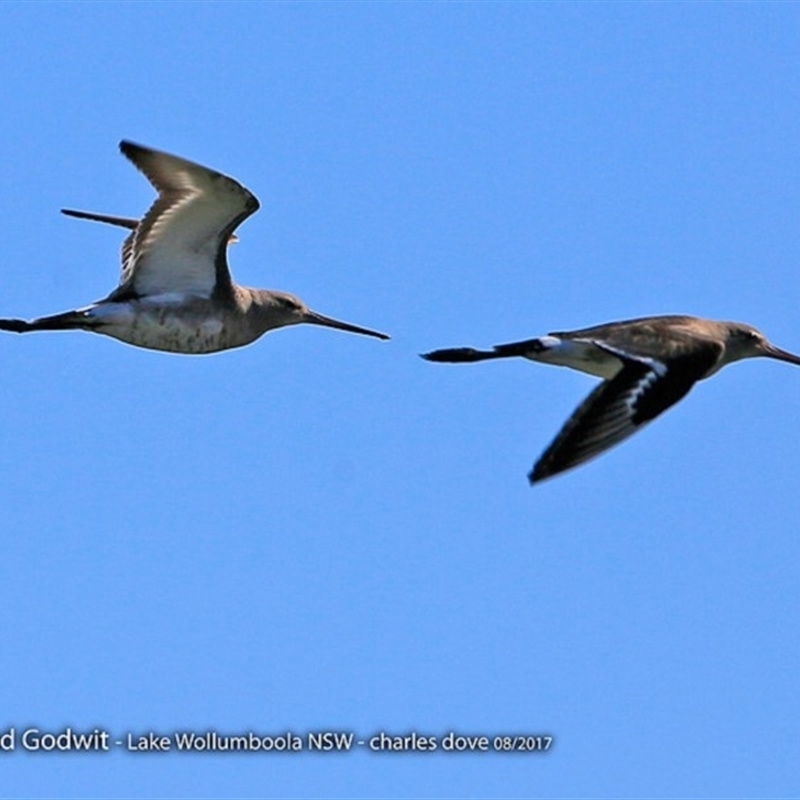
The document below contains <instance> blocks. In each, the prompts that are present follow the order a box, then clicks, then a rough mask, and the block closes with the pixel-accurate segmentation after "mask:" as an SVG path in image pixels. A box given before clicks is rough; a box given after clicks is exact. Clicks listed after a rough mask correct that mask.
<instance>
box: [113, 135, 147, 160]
mask: <svg viewBox="0 0 800 800" xmlns="http://www.w3.org/2000/svg"><path fill="white" fill-rule="evenodd" d="M148 150H149V148H147V147H144V146H143V145H141V144H136V142H132V141H131V140H130V139H123V140H122V141H121V142H120V143H119V151H120V153H122V155H124V156H125V157H126V158H129V159H130V160H131V161H136V157H137V156H139V155H142V154H143V153H146V152H148Z"/></svg>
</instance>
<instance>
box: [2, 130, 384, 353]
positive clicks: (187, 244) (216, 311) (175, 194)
mask: <svg viewBox="0 0 800 800" xmlns="http://www.w3.org/2000/svg"><path fill="white" fill-rule="evenodd" d="M120 150H121V151H122V153H123V154H124V155H125V156H127V157H128V158H129V159H130V160H131V161H132V162H133V163H134V165H135V166H136V167H138V169H139V170H141V172H143V173H144V175H145V177H147V179H148V180H149V181H150V183H151V184H152V185H153V186H154V187H155V189H156V190H157V191H158V197H157V198H156V201H155V202H154V203H153V205H152V206H151V208H150V210H149V211H148V212H147V213H146V214H145V216H144V217H143V218H142V220H141V221H139V222H137V221H136V220H130V219H128V218H127V217H112V216H110V215H106V214H94V213H93V212H85V211H83V212H81V211H78V212H75V211H67V213H69V214H70V215H71V216H78V217H84V218H88V219H95V220H98V221H100V222H108V223H111V224H114V225H120V226H122V227H125V228H129V229H131V231H132V232H131V234H130V235H129V236H128V238H127V239H126V240H125V243H124V244H123V247H122V275H121V278H120V282H119V286H117V288H116V289H114V291H113V292H111V294H109V295H108V297H106V298H105V299H103V300H99V301H97V302H96V303H92V304H91V305H88V306H86V307H84V308H79V309H77V310H75V311H67V312H64V313H62V314H55V315H53V316H48V317H40V318H38V319H34V320H31V321H26V320H21V319H0V330H6V331H12V332H15V333H27V332H28V331H53V330H73V329H81V330H86V331H92V332H94V333H102V334H104V335H106V336H111V337H113V338H115V339H119V340H121V341H123V342H127V343H128V344H132V345H136V346H137V347H146V348H150V349H152V350H164V351H168V352H172V353H187V354H200V353H214V352H217V351H219V350H227V349H229V348H232V347H242V346H243V345H246V344H250V343H251V342H254V341H255V340H256V339H258V338H259V337H260V336H262V335H263V334H264V333H266V332H267V331H270V330H273V329H274V328H281V327H284V326H286V325H296V324H299V323H309V324H312V325H322V326H324V327H327V328H336V329H337V330H342V331H348V332H350V333H360V334H364V335H366V336H374V337H377V338H378V339H388V338H389V337H388V336H387V335H386V334H384V333H378V332H377V331H373V330H369V329H367V328H361V327H359V326H357V325H351V324H349V323H347V322H340V321H339V320H336V319H332V318H331V317H326V316H323V315H322V314H318V313H317V312H315V311H311V310H310V309H309V308H308V307H307V306H306V305H305V303H303V302H302V301H301V300H299V299H298V298H297V297H294V296H293V295H290V294H286V293H285V292H277V291H269V290H266V289H248V288H245V287H243V286H239V285H237V284H236V283H234V282H233V279H232V278H231V273H230V270H229V269H228V259H227V247H228V244H229V242H230V241H231V238H232V237H233V236H234V231H235V230H236V228H237V227H238V226H239V225H240V224H241V223H242V222H244V220H246V219H247V218H248V217H249V216H250V215H251V214H253V213H254V212H255V211H256V210H257V209H258V207H259V202H258V200H257V199H256V197H255V196H254V195H253V194H251V192H249V191H248V190H247V189H245V187H244V186H242V185H241V184H240V183H239V182H238V181H236V180H234V179H233V178H229V177H228V176H226V175H223V174H221V173H219V172H216V171H214V170H212V169H208V168H207V167H203V166H201V165H200V164H195V163H194V162H192V161H188V160H186V159H184V158H180V157H178V156H173V155H170V154H169V153H163V152H161V151H159V150H152V149H150V148H147V147H142V146H141V145H138V144H134V143H133V142H128V141H123V142H121V143H120Z"/></svg>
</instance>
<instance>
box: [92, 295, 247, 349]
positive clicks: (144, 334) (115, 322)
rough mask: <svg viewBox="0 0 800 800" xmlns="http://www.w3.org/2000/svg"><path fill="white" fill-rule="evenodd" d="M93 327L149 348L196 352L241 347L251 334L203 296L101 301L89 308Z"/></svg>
mask: <svg viewBox="0 0 800 800" xmlns="http://www.w3.org/2000/svg"><path fill="white" fill-rule="evenodd" d="M89 316H90V319H92V321H93V322H94V323H95V326H96V327H95V330H97V332H98V333H103V334H105V335H107V336H111V337H113V338H115V339H119V340H120V341H123V342H127V343H128V344H132V345H135V346H137V347H146V348H148V349H151V350H163V351H166V352H170V353H186V354H192V355H199V354H203V353H215V352H217V351H219V350H227V349H229V348H231V347H240V346H242V345H244V344H249V343H250V342H251V341H253V339H254V338H256V337H254V336H250V335H249V332H248V331H246V330H242V329H241V326H239V325H237V324H236V320H233V319H229V316H230V311H229V309H227V308H225V307H220V306H217V305H216V304H214V303H213V302H212V301H210V300H207V299H205V298H190V299H188V300H186V299H183V300H179V299H177V298H175V297H173V296H172V295H166V296H164V297H160V296H154V297H148V298H143V299H139V300H133V301H129V302H125V303H100V304H98V305H97V306H95V307H94V308H93V309H91V311H90V315H89Z"/></svg>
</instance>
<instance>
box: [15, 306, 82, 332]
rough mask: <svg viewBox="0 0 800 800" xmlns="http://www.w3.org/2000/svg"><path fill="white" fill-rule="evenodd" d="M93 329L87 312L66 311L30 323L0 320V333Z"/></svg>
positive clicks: (17, 320)
mask: <svg viewBox="0 0 800 800" xmlns="http://www.w3.org/2000/svg"><path fill="white" fill-rule="evenodd" d="M91 327H93V324H92V320H91V318H90V317H89V316H88V314H87V313H86V312H85V311H65V312H64V313H63V314H53V315H52V316H51V317H39V319H33V320H31V321H30V322H28V321H27V320H24V319H0V331H11V332H13V333H28V332H29V331H69V330H75V329H76V328H83V329H84V330H85V329H87V328H91Z"/></svg>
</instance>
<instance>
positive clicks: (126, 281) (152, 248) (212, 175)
mask: <svg viewBox="0 0 800 800" xmlns="http://www.w3.org/2000/svg"><path fill="white" fill-rule="evenodd" d="M120 150H121V151H122V153H123V154H124V155H126V156H127V157H128V158H129V159H130V160H131V161H132V162H133V163H134V164H135V165H136V166H137V167H138V168H139V169H140V170H141V171H142V172H143V173H144V175H145V176H146V177H147V179H148V180H149V181H150V183H152V184H153V186H154V187H155V188H156V189H157V190H158V193H159V194H158V198H157V199H156V201H155V203H153V205H152V206H151V208H150V210H149V211H148V212H147V214H145V216H144V217H143V218H142V220H141V222H140V223H139V224H138V225H137V227H136V228H135V230H134V232H133V234H132V237H129V239H128V240H126V243H125V245H123V264H122V277H121V279H120V285H119V288H118V289H117V290H116V291H115V292H114V294H113V295H112V296H122V295H127V294H136V295H139V296H141V295H150V294H162V293H169V292H178V293H187V294H195V295H200V296H209V295H210V294H211V293H212V292H214V291H215V289H216V290H217V291H219V290H223V291H224V290H228V291H229V290H230V287H231V283H232V282H231V276H230V271H229V270H228V262H227V258H226V247H227V243H228V240H229V238H230V236H231V234H232V233H233V231H234V230H235V229H236V228H237V227H238V225H239V224H240V223H241V222H243V221H244V220H245V219H247V217H249V216H250V215H251V214H252V213H254V212H255V211H256V210H257V209H258V207H259V203H258V200H257V199H256V198H255V196H254V195H253V194H251V193H250V192H249V191H248V190H247V189H245V188H244V186H242V185H241V184H240V183H238V182H237V181H235V180H234V179H233V178H229V177H227V176H226V175H223V174H222V173H219V172H216V171H214V170H211V169H208V168H207V167H203V166H201V165H200V164H195V163H194V162H192V161H188V160H186V159H184V158H179V157H178V156H173V155H170V154H168V153H163V152H160V151H158V150H152V149H149V148H146V147H142V146H141V145H137V144H133V143H132V142H127V141H123V142H121V143H120Z"/></svg>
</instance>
